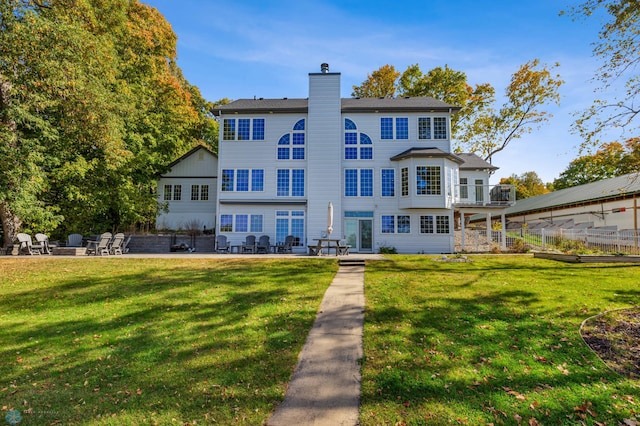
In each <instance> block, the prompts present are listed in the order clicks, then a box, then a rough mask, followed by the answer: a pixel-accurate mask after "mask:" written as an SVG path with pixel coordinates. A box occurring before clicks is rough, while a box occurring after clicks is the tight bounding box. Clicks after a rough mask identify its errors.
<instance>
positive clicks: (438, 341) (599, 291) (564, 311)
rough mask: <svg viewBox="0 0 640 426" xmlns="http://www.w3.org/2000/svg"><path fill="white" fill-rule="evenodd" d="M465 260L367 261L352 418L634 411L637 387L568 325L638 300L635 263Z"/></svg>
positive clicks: (576, 417)
mask: <svg viewBox="0 0 640 426" xmlns="http://www.w3.org/2000/svg"><path fill="white" fill-rule="evenodd" d="M469 258H470V259H471V260H472V262H470V263H445V262H440V261H437V260H435V259H436V258H434V257H425V256H390V257H389V259H390V260H388V261H384V262H383V261H381V262H371V263H369V264H368V265H367V270H366V289H365V290H366V297H367V309H366V322H365V337H364V341H365V348H364V354H365V359H364V360H363V389H362V405H361V424H362V425H381V424H382V425H395V424H401V425H404V424H407V425H439V424H469V425H481V424H491V423H493V424H520V423H521V424H525V425H537V424H544V425H553V424H567V425H575V424H581V422H584V424H588V425H600V424H607V425H617V424H619V422H623V421H624V420H625V419H632V418H635V417H637V418H638V419H640V415H638V414H637V413H638V412H639V411H640V383H639V382H638V381H633V380H629V379H625V378H622V377H620V376H618V375H617V374H615V373H613V372H612V371H611V370H609V369H608V368H607V367H606V366H605V365H604V364H603V363H602V362H601V361H600V360H599V358H597V357H596V355H595V354H594V353H592V352H591V350H590V349H589V348H588V347H587V346H586V345H585V344H584V343H583V341H582V338H581V336H580V333H579V327H580V324H581V323H582V321H583V320H585V319H586V318H588V317H590V316H592V315H594V314H597V313H600V312H602V311H605V310H610V309H615V308H620V307H629V306H634V304H635V305H636V306H637V304H638V303H639V302H640V287H639V286H638V284H639V283H640V267H638V266H631V265H627V264H606V265H605V264H602V265H585V264H564V263H558V262H554V261H548V260H542V259H534V258H532V257H531V256H529V255H520V256H469ZM634 416H635V417H634ZM620 424H622V423H620ZM625 424H626V423H625ZM628 424H635V423H628Z"/></svg>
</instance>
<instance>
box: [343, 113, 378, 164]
mask: <svg viewBox="0 0 640 426" xmlns="http://www.w3.org/2000/svg"><path fill="white" fill-rule="evenodd" d="M344 159H345V160H373V143H372V142H371V138H370V137H369V136H368V135H366V134H365V133H360V132H358V128H357V126H356V124H355V123H354V122H353V121H351V120H349V119H348V118H345V119H344Z"/></svg>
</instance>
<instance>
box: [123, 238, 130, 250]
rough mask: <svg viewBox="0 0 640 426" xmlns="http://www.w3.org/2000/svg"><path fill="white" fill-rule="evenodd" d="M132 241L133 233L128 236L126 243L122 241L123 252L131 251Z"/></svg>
mask: <svg viewBox="0 0 640 426" xmlns="http://www.w3.org/2000/svg"><path fill="white" fill-rule="evenodd" d="M130 242H131V235H129V236H128V237H127V239H126V240H124V243H122V253H129V243H130Z"/></svg>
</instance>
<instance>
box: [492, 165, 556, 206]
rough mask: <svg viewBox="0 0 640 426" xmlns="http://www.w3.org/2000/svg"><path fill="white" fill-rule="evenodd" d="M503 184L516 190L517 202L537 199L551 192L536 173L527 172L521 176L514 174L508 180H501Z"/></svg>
mask: <svg viewBox="0 0 640 426" xmlns="http://www.w3.org/2000/svg"><path fill="white" fill-rule="evenodd" d="M500 183H501V184H508V185H513V186H514V187H515V189H516V200H522V199H524V198H529V197H535V196H537V195H542V194H546V193H548V192H550V190H549V188H548V187H547V185H545V184H544V182H542V179H540V177H539V176H538V174H537V173H536V172H533V171H531V172H525V173H522V174H521V175H516V174H512V175H511V176H509V177H507V178H502V179H500Z"/></svg>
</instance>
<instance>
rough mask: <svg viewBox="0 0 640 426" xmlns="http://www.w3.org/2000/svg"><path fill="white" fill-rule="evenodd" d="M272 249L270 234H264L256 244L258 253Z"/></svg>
mask: <svg viewBox="0 0 640 426" xmlns="http://www.w3.org/2000/svg"><path fill="white" fill-rule="evenodd" d="M270 250H271V244H270V243H269V236H268V235H262V236H260V238H259V239H258V244H257V245H256V253H269V251H270Z"/></svg>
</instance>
